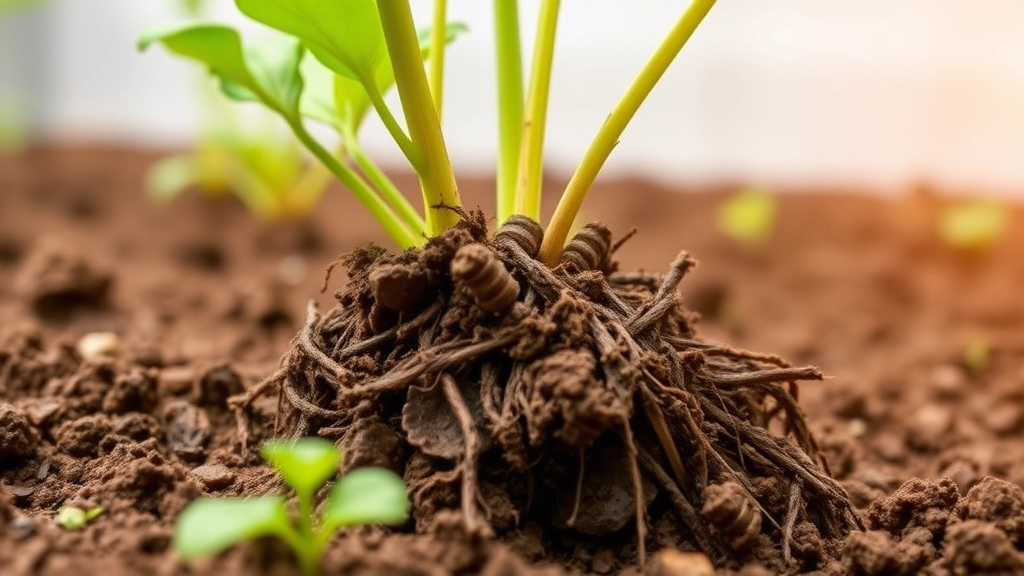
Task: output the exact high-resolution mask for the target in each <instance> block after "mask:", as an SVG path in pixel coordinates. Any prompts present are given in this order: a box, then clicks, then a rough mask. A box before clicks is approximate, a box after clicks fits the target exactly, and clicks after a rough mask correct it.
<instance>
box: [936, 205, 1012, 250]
mask: <svg viewBox="0 0 1024 576" xmlns="http://www.w3.org/2000/svg"><path fill="white" fill-rule="evenodd" d="M1009 226H1010V210H1009V208H1008V207H1007V206H1006V204H1004V203H1002V202H999V201H998V200H992V199H977V200H967V201H962V202H958V203H956V204H953V205H951V206H949V207H947V208H946V209H944V210H943V212H942V215H941V217H940V221H939V232H940V233H941V235H942V240H943V242H945V243H946V245H948V246H950V247H952V248H956V249H959V250H984V249H986V248H990V247H991V246H993V245H994V244H995V243H996V242H998V241H999V239H1000V238H1002V237H1003V235H1004V234H1006V230H1007V229H1008V228H1009Z"/></svg>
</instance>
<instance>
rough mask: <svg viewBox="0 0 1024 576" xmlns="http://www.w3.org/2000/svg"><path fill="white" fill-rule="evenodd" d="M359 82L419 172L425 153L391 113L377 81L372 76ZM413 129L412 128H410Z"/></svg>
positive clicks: (399, 146)
mask: <svg viewBox="0 0 1024 576" xmlns="http://www.w3.org/2000/svg"><path fill="white" fill-rule="evenodd" d="M359 83H360V84H362V85H363V89H364V90H366V95H367V97H369V98H370V103H371V104H373V109H374V110H376V112H377V114H378V115H379V116H380V119H381V122H383V123H384V127H385V128H387V131H388V133H389V134H391V137H392V138H393V139H394V140H395V143H396V144H398V148H399V149H401V150H402V154H404V155H405V158H406V160H408V161H409V164H412V167H413V169H414V170H416V171H417V172H419V171H420V169H421V168H422V166H423V154H422V153H421V152H420V150H419V148H418V147H417V146H416V144H414V143H413V141H412V140H410V139H409V136H406V134H405V131H404V130H402V127H401V126H400V125H399V124H398V120H396V119H395V115H394V114H392V113H391V109H390V108H388V105H387V103H386V102H384V96H383V95H382V94H381V93H380V90H378V89H377V83H376V81H374V79H373V78H372V77H368V78H360V79H359ZM410 131H411V130H410Z"/></svg>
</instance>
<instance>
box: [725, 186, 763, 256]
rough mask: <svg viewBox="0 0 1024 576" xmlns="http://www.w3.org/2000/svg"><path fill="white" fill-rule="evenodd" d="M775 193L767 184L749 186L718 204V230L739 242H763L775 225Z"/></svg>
mask: <svg viewBox="0 0 1024 576" xmlns="http://www.w3.org/2000/svg"><path fill="white" fill-rule="evenodd" d="M775 212H776V206H775V196H774V195H773V194H772V193H771V192H770V191H768V190H766V189H764V188H748V189H745V190H742V191H740V192H738V193H737V194H735V195H734V196H732V197H731V198H729V199H728V200H726V201H725V202H724V203H723V204H722V205H721V206H719V208H718V230H719V231H720V232H721V233H722V234H724V235H726V236H728V237H729V238H732V239H733V240H735V241H737V242H741V243H744V244H760V243H762V242H764V241H765V240H766V239H767V238H768V236H769V235H770V234H771V232H772V229H773V228H774V227H775Z"/></svg>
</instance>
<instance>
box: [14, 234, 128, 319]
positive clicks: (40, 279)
mask: <svg viewBox="0 0 1024 576" xmlns="http://www.w3.org/2000/svg"><path fill="white" fill-rule="evenodd" d="M14 282H15V283H14V285H15V289H16V291H17V292H18V293H19V294H21V295H22V296H23V297H24V298H26V299H27V300H28V301H29V303H30V304H31V306H32V308H33V309H34V310H35V312H36V313H37V314H38V315H39V316H40V317H41V318H43V319H47V320H67V319H69V318H70V316H71V315H72V314H73V313H74V312H75V311H77V310H80V309H88V308H91V309H96V308H104V307H106V306H107V305H108V303H109V300H108V297H109V295H110V288H111V286H112V284H113V275H112V274H111V273H110V272H109V271H108V270H107V269H106V268H105V267H104V266H102V265H100V264H97V263H96V262H95V261H93V260H92V259H91V258H90V257H88V256H87V255H86V254H84V253H81V252H79V251H78V250H76V249H75V248H74V247H73V246H71V245H69V244H66V243H64V242H61V241H57V240H48V241H43V242H40V243H39V244H38V245H37V246H36V247H35V248H33V249H32V251H31V252H30V253H29V255H28V256H27V257H26V258H25V261H24V262H23V263H22V264H21V267H20V269H19V271H18V275H17V277H16V278H15V281H14Z"/></svg>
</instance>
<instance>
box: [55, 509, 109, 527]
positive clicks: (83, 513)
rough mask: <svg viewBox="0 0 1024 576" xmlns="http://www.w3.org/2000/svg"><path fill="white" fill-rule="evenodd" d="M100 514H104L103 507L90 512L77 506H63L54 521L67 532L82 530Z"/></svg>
mask: <svg viewBox="0 0 1024 576" xmlns="http://www.w3.org/2000/svg"><path fill="white" fill-rule="evenodd" d="M100 514H103V506H95V507H93V508H89V509H88V510H83V509H82V508H78V507H75V506H63V507H61V509H60V510H58V511H57V516H56V518H54V520H56V522H57V524H59V525H60V526H61V527H62V528H64V529H65V530H81V529H82V528H85V526H86V525H87V524H88V523H89V522H92V521H93V520H95V519H96V518H98V517H99V515H100Z"/></svg>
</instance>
